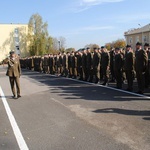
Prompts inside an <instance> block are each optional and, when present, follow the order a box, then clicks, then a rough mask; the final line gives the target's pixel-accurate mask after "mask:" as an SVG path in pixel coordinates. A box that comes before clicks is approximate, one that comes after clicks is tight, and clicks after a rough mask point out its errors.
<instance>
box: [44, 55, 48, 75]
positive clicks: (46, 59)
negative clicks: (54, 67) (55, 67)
mask: <svg viewBox="0 0 150 150" xmlns="http://www.w3.org/2000/svg"><path fill="white" fill-rule="evenodd" d="M48 61H49V56H48V55H47V54H45V55H44V61H43V71H44V73H46V74H47V73H48V72H49V69H48V64H49V62H48Z"/></svg>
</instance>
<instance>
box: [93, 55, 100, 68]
mask: <svg viewBox="0 0 150 150" xmlns="http://www.w3.org/2000/svg"><path fill="white" fill-rule="evenodd" d="M99 65H100V54H99V53H97V52H95V53H94V55H93V68H97V67H98V66H99Z"/></svg>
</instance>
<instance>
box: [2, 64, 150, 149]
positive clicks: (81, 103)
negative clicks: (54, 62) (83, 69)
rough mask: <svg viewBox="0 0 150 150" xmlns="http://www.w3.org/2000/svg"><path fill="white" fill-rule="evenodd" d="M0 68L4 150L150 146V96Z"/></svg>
mask: <svg viewBox="0 0 150 150" xmlns="http://www.w3.org/2000/svg"><path fill="white" fill-rule="evenodd" d="M5 74H6V68H5V67H4V68H3V67H2V66H0V150H19V149H22V150H27V149H30V150H150V128H149V127H150V97H148V95H147V96H142V95H138V94H134V93H133V94H132V93H129V92H124V91H122V90H117V89H112V88H109V87H103V86H98V85H95V84H88V83H84V82H82V81H78V80H73V79H67V78H62V77H56V76H51V75H46V74H41V73H38V72H33V71H28V70H23V72H22V76H21V80H20V82H21V83H20V84H21V96H22V97H21V98H20V99H12V98H11V96H12V93H11V90H10V85H9V80H8V77H7V76H6V75H5Z"/></svg>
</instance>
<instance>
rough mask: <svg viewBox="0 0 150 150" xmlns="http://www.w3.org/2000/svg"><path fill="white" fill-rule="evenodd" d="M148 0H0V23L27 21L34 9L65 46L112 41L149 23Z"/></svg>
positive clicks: (73, 46)
mask: <svg viewBox="0 0 150 150" xmlns="http://www.w3.org/2000/svg"><path fill="white" fill-rule="evenodd" d="M149 6H150V0H144V1H143V0H4V1H1V9H0V23H2V24H5V23H20V24H22V23H23V24H28V22H29V19H30V17H31V16H32V15H33V14H35V13H38V14H39V15H41V16H42V18H43V21H44V22H47V23H48V31H49V35H50V36H52V37H56V38H59V37H61V36H63V37H65V39H66V45H65V46H66V48H70V47H72V48H75V49H80V48H83V47H85V45H87V44H98V45H99V46H102V45H105V43H108V42H112V41H114V40H117V39H122V38H124V32H125V31H128V30H129V29H132V28H139V27H140V26H139V25H138V24H140V25H141V26H144V25H147V24H149V23H150V8H149Z"/></svg>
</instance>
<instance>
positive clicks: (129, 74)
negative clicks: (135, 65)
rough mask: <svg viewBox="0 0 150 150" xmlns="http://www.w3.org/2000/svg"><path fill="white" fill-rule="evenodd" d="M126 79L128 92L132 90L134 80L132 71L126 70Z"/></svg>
mask: <svg viewBox="0 0 150 150" xmlns="http://www.w3.org/2000/svg"><path fill="white" fill-rule="evenodd" d="M125 73H126V79H127V83H128V90H131V91H132V90H133V79H134V73H133V70H126V71H125Z"/></svg>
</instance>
